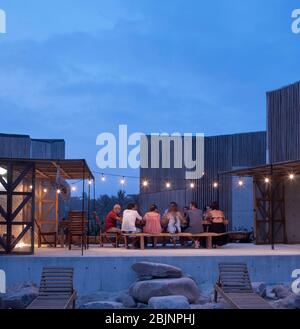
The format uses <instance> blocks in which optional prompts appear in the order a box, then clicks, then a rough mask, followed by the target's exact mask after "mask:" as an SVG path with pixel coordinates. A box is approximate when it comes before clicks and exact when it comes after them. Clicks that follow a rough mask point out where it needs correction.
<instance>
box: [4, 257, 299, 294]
mask: <svg viewBox="0 0 300 329" xmlns="http://www.w3.org/2000/svg"><path fill="white" fill-rule="evenodd" d="M142 260H144V261H155V262H162V263H166V264H170V265H175V266H178V267H180V268H182V269H183V271H184V272H185V273H187V274H189V275H192V277H193V278H194V279H195V280H196V282H197V283H198V284H199V286H200V288H201V287H202V289H203V290H206V289H207V288H211V289H212V286H213V284H214V283H215V282H216V280H217V275H218V263H219V262H222V261H223V262H224V261H228V262H246V263H247V264H248V268H249V272H250V276H251V280H252V281H253V282H255V281H256V282H257V281H264V282H266V283H267V284H278V283H284V282H290V281H291V273H292V271H293V270H294V269H296V268H299V267H300V256H299V255H291V256H253V255H252V256H230V255H228V256H201V257H197V256H184V257H183V256H177V257H174V256H173V257H171V256H162V257H138V256H133V257H86V256H85V257H38V256H22V257H20V256H1V257H0V269H3V270H4V271H5V272H6V277H7V285H8V287H9V286H11V285H13V284H16V283H20V282H25V281H32V282H35V283H37V284H39V282H40V276H41V271H42V267H43V266H45V265H47V266H73V267H74V273H75V277H74V284H75V288H76V290H77V291H78V293H79V294H82V293H84V294H89V293H92V292H94V291H98V290H103V291H120V290H125V289H127V288H128V287H129V285H130V284H131V283H132V282H134V281H135V280H136V275H135V273H134V272H133V271H132V269H131V265H132V264H134V263H135V262H138V261H142Z"/></svg>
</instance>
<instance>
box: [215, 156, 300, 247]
mask: <svg viewBox="0 0 300 329" xmlns="http://www.w3.org/2000/svg"><path fill="white" fill-rule="evenodd" d="M220 175H230V176H235V177H252V178H253V194H254V224H255V235H256V243H257V244H265V243H268V244H271V245H272V249H274V244H275V243H287V234H286V214H285V182H286V181H287V180H292V179H294V177H296V176H297V175H300V160H297V161H286V162H278V163H274V164H267V165H264V166H257V167H252V168H244V169H238V170H234V171H229V172H223V173H220Z"/></svg>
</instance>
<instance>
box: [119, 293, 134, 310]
mask: <svg viewBox="0 0 300 329" xmlns="http://www.w3.org/2000/svg"><path fill="white" fill-rule="evenodd" d="M116 301H117V302H120V303H122V304H123V305H124V306H125V307H127V308H134V307H136V301H135V300H134V298H133V297H132V296H130V295H129V294H127V293H122V294H121V295H120V296H118V297H117V298H116Z"/></svg>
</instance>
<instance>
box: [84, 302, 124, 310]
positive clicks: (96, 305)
mask: <svg viewBox="0 0 300 329" xmlns="http://www.w3.org/2000/svg"><path fill="white" fill-rule="evenodd" d="M80 308H81V309H86V310H87V309H91V310H109V309H122V308H124V305H123V304H122V303H118V302H111V301H108V300H103V301H97V302H90V303H86V304H83V305H81V306H80Z"/></svg>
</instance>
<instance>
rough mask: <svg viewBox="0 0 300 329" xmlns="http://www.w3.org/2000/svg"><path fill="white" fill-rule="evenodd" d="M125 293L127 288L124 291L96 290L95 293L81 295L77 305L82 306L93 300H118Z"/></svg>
mask: <svg viewBox="0 0 300 329" xmlns="http://www.w3.org/2000/svg"><path fill="white" fill-rule="evenodd" d="M123 293H124V294H125V293H126V290H124V291H122V292H118V293H117V292H108V291H96V292H94V293H91V294H88V295H79V296H78V298H77V300H76V307H77V308H81V306H82V305H84V304H87V303H92V302H98V301H99V300H100V301H111V302H116V301H117V302H118V300H117V299H118V297H119V296H120V295H121V294H123Z"/></svg>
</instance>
